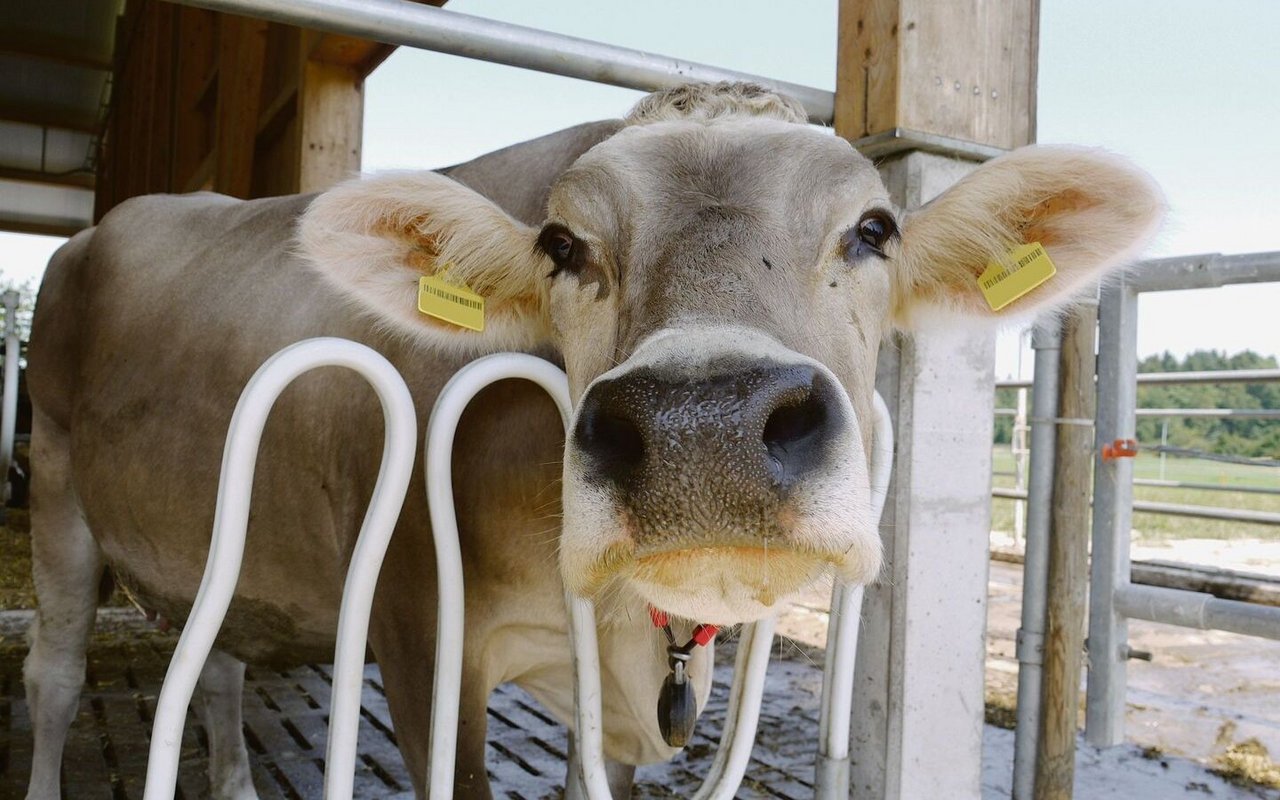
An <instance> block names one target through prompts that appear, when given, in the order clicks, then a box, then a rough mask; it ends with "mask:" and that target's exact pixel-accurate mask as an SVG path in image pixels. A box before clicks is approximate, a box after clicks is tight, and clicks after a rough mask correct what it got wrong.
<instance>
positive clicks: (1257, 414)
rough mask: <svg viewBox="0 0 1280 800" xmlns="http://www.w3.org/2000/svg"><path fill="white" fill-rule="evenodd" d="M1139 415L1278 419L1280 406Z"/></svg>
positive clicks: (1142, 411)
mask: <svg viewBox="0 0 1280 800" xmlns="http://www.w3.org/2000/svg"><path fill="white" fill-rule="evenodd" d="M1017 415H1018V412H1017V410H1015V409H1012V408H997V409H996V416H997V417H1016V416H1017ZM1135 415H1136V416H1139V417H1201V418H1211V419H1280V408H1139V409H1138V410H1137V411H1136V412H1135Z"/></svg>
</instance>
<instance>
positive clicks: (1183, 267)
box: [1124, 252, 1280, 292]
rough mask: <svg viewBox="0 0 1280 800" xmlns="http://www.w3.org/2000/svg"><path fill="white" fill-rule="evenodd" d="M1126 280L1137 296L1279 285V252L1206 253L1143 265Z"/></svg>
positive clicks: (1130, 272)
mask: <svg viewBox="0 0 1280 800" xmlns="http://www.w3.org/2000/svg"><path fill="white" fill-rule="evenodd" d="M1124 280H1125V283H1126V284H1127V285H1128V286H1130V287H1131V288H1132V289H1133V290H1134V291H1138V292H1164V291H1171V290H1178V289H1210V288H1214V287H1217V286H1228V285H1233V284H1241V283H1269V282H1272V281H1280V252H1267V253H1240V254H1238V255H1230V256H1224V255H1222V254H1221V253H1204V254H1201V255H1193V256H1176V257H1174V258H1161V259H1156V260H1152V261H1144V262H1143V263H1141V264H1139V265H1137V266H1136V267H1134V268H1133V269H1132V270H1130V271H1128V272H1126V273H1125V276H1124Z"/></svg>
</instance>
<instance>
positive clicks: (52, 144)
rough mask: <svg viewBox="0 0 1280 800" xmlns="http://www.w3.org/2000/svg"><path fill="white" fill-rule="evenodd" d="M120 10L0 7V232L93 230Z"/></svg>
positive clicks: (58, 3)
mask: <svg viewBox="0 0 1280 800" xmlns="http://www.w3.org/2000/svg"><path fill="white" fill-rule="evenodd" d="M123 5H124V0H95V2H91V3H86V2H84V1H83V0H8V2H5V3H3V4H0V230H10V231H23V232H28V233H46V234H55V235H62V236H66V235H70V234H71V233H74V232H75V231H76V230H79V229H80V228H83V227H85V226H86V225H88V224H89V223H90V220H91V219H92V217H93V185H94V175H93V154H94V151H95V149H96V148H95V142H96V137H97V135H98V133H99V131H100V127H101V124H102V120H103V117H104V113H105V109H106V104H107V100H108V97H109V93H110V87H111V59H112V54H113V52H114V50H115V41H116V19H117V17H118V15H119V13H120V11H121V8H122V7H123Z"/></svg>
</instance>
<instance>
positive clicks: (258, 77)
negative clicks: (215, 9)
mask: <svg viewBox="0 0 1280 800" xmlns="http://www.w3.org/2000/svg"><path fill="white" fill-rule="evenodd" d="M219 25H220V31H219V35H220V41H219V44H218V106H217V112H216V115H217V123H216V134H215V137H214V138H215V141H214V154H215V158H214V172H213V188H214V191H217V192H222V193H223V194H228V195H231V196H232V197H246V198H247V197H249V196H250V193H251V191H252V187H253V156H254V143H255V138H256V134H257V130H258V110H259V102H260V99H261V95H262V68H263V62H264V60H265V56H266V47H267V38H266V36H267V23H266V22H263V21H261V20H255V19H249V18H248V17H235V16H230V15H222V16H221V18H220V19H219Z"/></svg>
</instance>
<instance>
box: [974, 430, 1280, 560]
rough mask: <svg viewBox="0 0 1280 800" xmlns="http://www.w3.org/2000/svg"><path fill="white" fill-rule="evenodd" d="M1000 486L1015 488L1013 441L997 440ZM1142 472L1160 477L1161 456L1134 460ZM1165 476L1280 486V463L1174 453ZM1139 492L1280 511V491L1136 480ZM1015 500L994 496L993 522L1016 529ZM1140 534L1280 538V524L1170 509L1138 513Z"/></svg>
mask: <svg viewBox="0 0 1280 800" xmlns="http://www.w3.org/2000/svg"><path fill="white" fill-rule="evenodd" d="M993 464H994V470H995V471H996V472H997V473H1008V474H997V475H995V476H994V477H993V478H992V481H993V483H994V485H995V486H1001V487H1005V488H1013V486H1014V478H1013V475H1012V473H1013V469H1014V460H1013V454H1012V453H1010V452H1009V447H1008V445H997V446H996V447H995V449H994V451H993ZM1134 475H1135V477H1137V478H1159V477H1160V457H1159V456H1158V455H1152V454H1147V453H1143V454H1140V455H1139V456H1138V458H1137V460H1136V463H1135V464H1134ZM1164 479H1165V480H1170V481H1182V482H1188V483H1211V484H1215V485H1218V486H1249V487H1257V488H1269V489H1280V467H1256V466H1248V465H1243V464H1224V463H1219V462H1216V461H1205V460H1201V459H1187V458H1174V457H1172V456H1170V457H1169V458H1168V459H1167V460H1166V461H1165V472H1164ZM1134 497H1135V499H1138V500H1149V501H1152V502H1161V503H1180V504H1182V505H1192V506H1216V507H1219V508H1237V509H1251V510H1257V511H1269V512H1273V513H1280V494H1254V493H1251V492H1232V491H1217V490H1208V489H1183V488H1166V487H1160V486H1135V487H1134ZM1013 506H1014V501H1013V500H1006V499H1004V498H993V499H992V501H991V527H992V529H993V530H998V531H1012V530H1013ZM1133 527H1134V531H1135V538H1137V539H1140V540H1160V539H1280V526H1276V525H1259V524H1252V523H1244V522H1226V521H1222V520H1212V519H1194V518H1191V517H1172V516H1167V515H1164V514H1134V516H1133Z"/></svg>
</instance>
